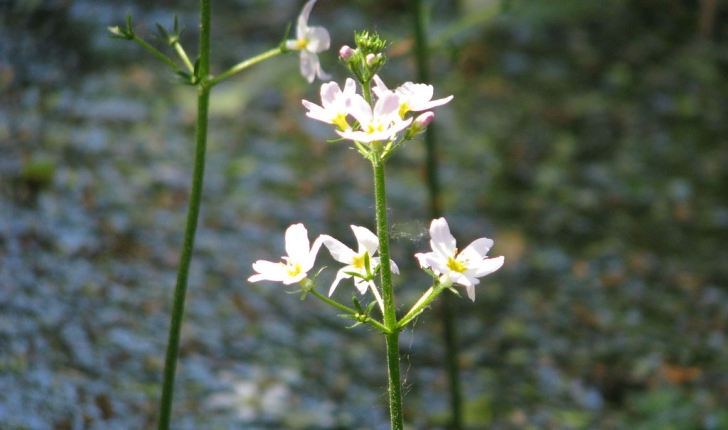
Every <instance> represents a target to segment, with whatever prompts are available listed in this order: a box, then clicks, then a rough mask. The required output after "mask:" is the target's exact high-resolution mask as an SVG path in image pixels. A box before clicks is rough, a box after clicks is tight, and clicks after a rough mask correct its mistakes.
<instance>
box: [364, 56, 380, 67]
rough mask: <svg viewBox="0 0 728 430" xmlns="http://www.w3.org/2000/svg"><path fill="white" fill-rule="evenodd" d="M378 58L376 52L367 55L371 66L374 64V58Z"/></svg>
mask: <svg viewBox="0 0 728 430" xmlns="http://www.w3.org/2000/svg"><path fill="white" fill-rule="evenodd" d="M376 59H377V56H376V55H374V54H369V55H367V58H366V60H367V64H368V65H370V66H371V65H372V64H374V60H376Z"/></svg>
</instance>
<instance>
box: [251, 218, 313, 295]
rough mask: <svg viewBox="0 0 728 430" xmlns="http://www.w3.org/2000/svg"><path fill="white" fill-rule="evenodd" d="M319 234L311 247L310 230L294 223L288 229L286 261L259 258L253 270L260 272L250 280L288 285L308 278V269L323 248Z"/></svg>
mask: <svg viewBox="0 0 728 430" xmlns="http://www.w3.org/2000/svg"><path fill="white" fill-rule="evenodd" d="M321 243H322V242H321V237H320V236H319V237H318V238H317V239H316V240H315V241H314V242H313V246H311V247H310V248H309V242H308V232H307V231H306V227H304V226H303V224H293V225H292V226H290V227H288V229H287V230H286V252H287V253H288V256H287V257H283V260H284V261H285V262H284V263H274V262H271V261H265V260H258V261H256V262H255V263H253V270H255V271H256V272H258V273H257V274H256V275H253V276H251V277H250V278H248V281H249V282H258V281H275V282H283V283H284V284H286V285H290V284H295V283H297V282H300V281H302V280H304V279H306V275H307V274H308V271H309V270H311V268H313V264H314V262H315V261H316V254H318V251H319V249H320V248H321Z"/></svg>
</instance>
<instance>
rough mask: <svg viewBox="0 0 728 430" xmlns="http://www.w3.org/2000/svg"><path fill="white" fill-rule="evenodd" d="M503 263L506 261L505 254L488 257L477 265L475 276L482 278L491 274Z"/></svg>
mask: <svg viewBox="0 0 728 430" xmlns="http://www.w3.org/2000/svg"><path fill="white" fill-rule="evenodd" d="M503 263H505V258H504V257H503V256H500V257H495V258H486V259H484V260H482V261H480V262H479V263H478V264H477V265H475V267H474V269H475V272H474V273H473V276H475V277H478V278H480V277H483V276H485V275H490V274H491V273H493V272H495V271H496V270H498V269H500V268H501V267H503Z"/></svg>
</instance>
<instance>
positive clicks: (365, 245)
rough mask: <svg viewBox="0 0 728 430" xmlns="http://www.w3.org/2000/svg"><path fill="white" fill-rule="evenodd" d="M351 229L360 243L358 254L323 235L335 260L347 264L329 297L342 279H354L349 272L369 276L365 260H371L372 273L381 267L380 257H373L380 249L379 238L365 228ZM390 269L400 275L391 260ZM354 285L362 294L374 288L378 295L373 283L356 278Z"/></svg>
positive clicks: (338, 273) (339, 273) (341, 270)
mask: <svg viewBox="0 0 728 430" xmlns="http://www.w3.org/2000/svg"><path fill="white" fill-rule="evenodd" d="M351 229H352V230H353V231H354V236H356V241H357V242H358V246H359V250H358V251H357V252H354V251H353V250H352V249H351V248H349V247H348V246H346V245H344V244H343V243H341V242H339V241H338V240H336V239H334V238H333V237H331V236H328V235H321V239H322V241H323V243H324V245H325V246H326V248H328V249H329V252H331V256H332V257H334V260H336V261H338V262H340V263H344V264H346V266H344V267H343V268H341V269H339V271H338V272H337V273H336V279H334V283H333V284H331V289H330V290H329V296H331V295H332V294H333V293H334V290H335V289H336V286H337V285H339V282H340V281H341V280H342V279H347V278H351V277H352V275H350V274H348V273H347V272H349V273H358V274H360V275H362V276H367V269H366V265H365V259H366V258H367V256H368V258H369V266H370V267H369V268H370V270H371V271H372V272H374V270H375V269H376V268H377V266H379V260H380V259H379V257H372V256H373V255H374V253H376V252H377V249H378V248H379V239H378V238H377V236H376V235H375V234H374V233H372V232H371V231H369V230H368V229H366V228H364V227H359V226H356V225H352V226H351ZM390 267H391V268H392V272H394V273H399V268H398V267H397V265H396V264H395V263H394V261H391V260H390ZM354 285H355V286H356V288H357V289H358V290H359V292H360V293H362V294H364V293H365V292H366V291H367V288H372V290H373V292H374V293H375V294H377V293H376V287H375V285H374V282H373V281H365V280H364V279H362V278H360V277H358V276H356V277H355V278H354Z"/></svg>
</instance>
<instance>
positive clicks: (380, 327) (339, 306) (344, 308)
mask: <svg viewBox="0 0 728 430" xmlns="http://www.w3.org/2000/svg"><path fill="white" fill-rule="evenodd" d="M309 292H310V293H311V294H313V295H314V296H316V297H318V298H319V299H321V300H323V301H324V302H326V303H328V304H330V305H331V306H333V307H335V308H336V309H339V310H342V311H344V312H346V313H348V314H351V315H358V314H359V312H357V311H356V310H354V309H352V308H350V307H348V306H344V305H342V304H341V303H339V302H337V301H335V300H331V299H330V298H328V297H326V296H324V295H323V294H321V293H319V292H318V291H316V290H311V291H309ZM366 322H367V323H369V324H371V325H372V326H374V327H376V329H377V330H379V331H381V332H382V333H384V334H387V333H389V330H388V329H387V327H384V326H383V325H382V323H380V322H379V321H377V320H375V319H372V318H368V319H367V321H366Z"/></svg>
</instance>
